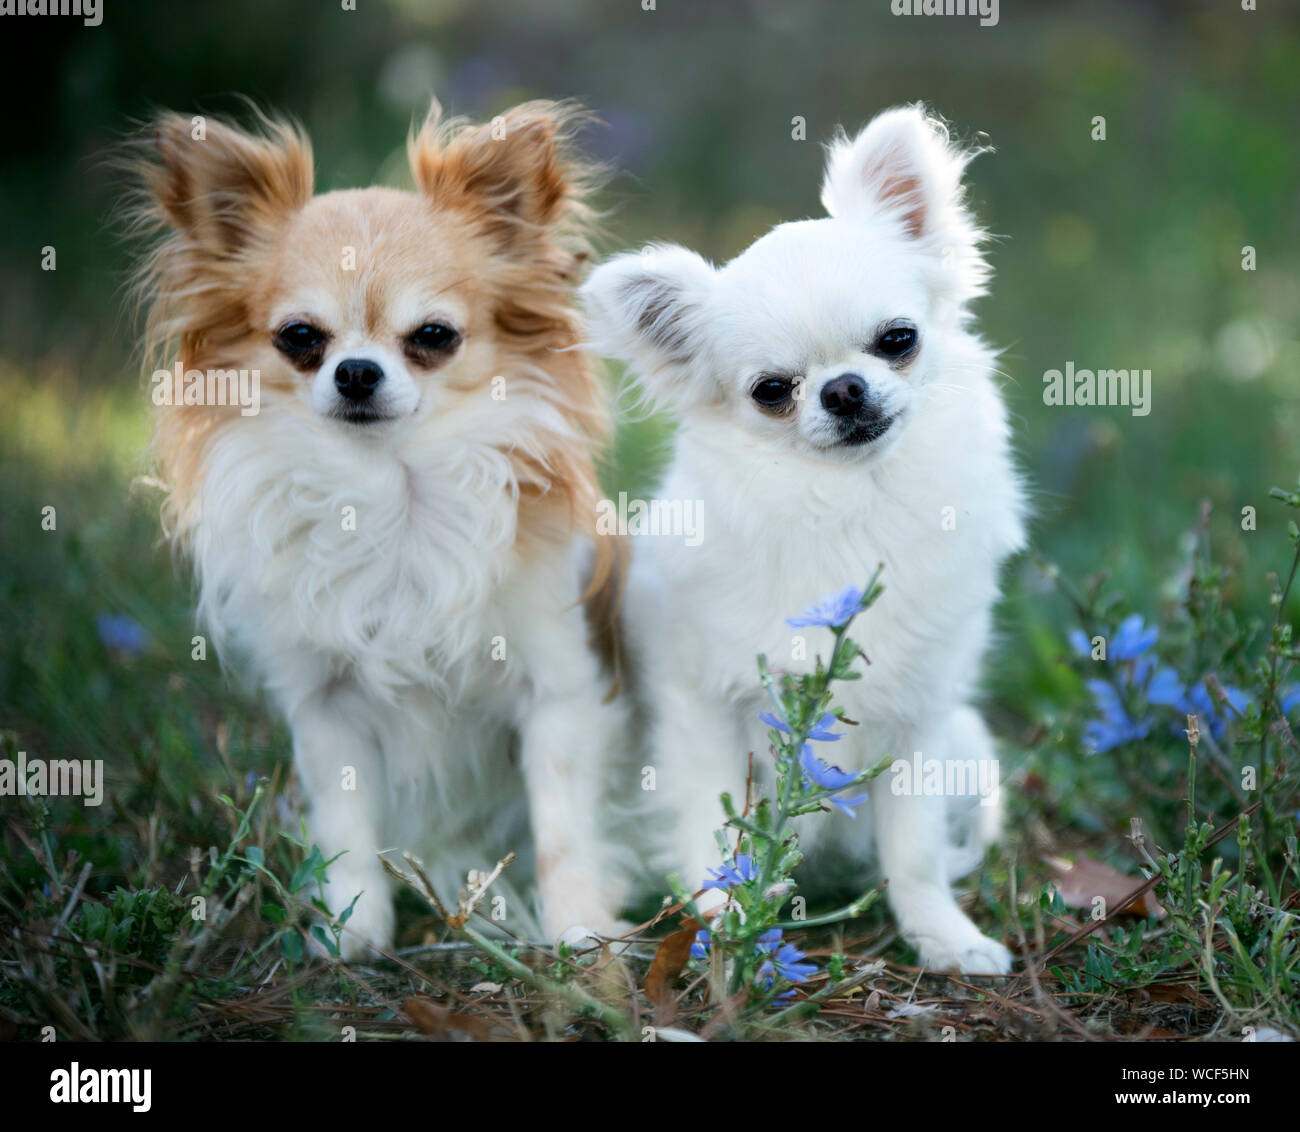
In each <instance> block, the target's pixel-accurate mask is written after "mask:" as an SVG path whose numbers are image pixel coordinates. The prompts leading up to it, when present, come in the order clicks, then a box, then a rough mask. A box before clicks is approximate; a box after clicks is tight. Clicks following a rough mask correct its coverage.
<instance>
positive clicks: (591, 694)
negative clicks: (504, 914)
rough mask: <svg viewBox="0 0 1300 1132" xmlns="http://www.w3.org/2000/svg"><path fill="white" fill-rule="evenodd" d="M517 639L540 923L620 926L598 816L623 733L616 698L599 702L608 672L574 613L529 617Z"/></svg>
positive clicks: (571, 930) (551, 927)
mask: <svg viewBox="0 0 1300 1132" xmlns="http://www.w3.org/2000/svg"><path fill="white" fill-rule="evenodd" d="M523 646H524V648H525V650H526V651H527V653H528V656H529V659H528V661H527V663H526V664H525V670H526V671H527V672H528V674H529V684H530V687H531V694H530V695H528V696H527V697H526V698H525V700H524V702H523V704H522V710H521V711H520V712H519V715H518V728H519V734H520V751H521V762H522V765H523V774H524V781H525V784H526V787H527V790H528V810H529V815H530V818H531V821H532V827H533V839H534V841H535V843H536V846H537V887H538V891H539V894H540V896H541V903H542V926H543V928H544V929H545V931H546V932H547V933H548V934H549V935H551V937H552V938H555V939H558V938H565V939H568V940H570V941H576V940H578V939H579V938H580V937H582V936H585V935H590V934H591V933H592V932H597V933H600V934H602V935H618V934H621V932H622V931H623V930H624V929H625V927H626V925H623V924H621V923H620V921H619V919H618V900H619V897H620V896H621V879H622V878H621V877H619V876H616V875H614V863H613V862H614V856H615V855H614V854H613V852H612V851H611V850H610V848H609V846H608V845H607V842H606V837H605V833H604V830H603V820H602V819H603V816H604V803H605V793H606V790H607V787H608V785H609V784H608V783H607V782H606V778H607V774H608V768H609V765H610V762H611V755H612V753H613V752H614V750H615V749H616V746H617V745H618V744H620V743H624V742H626V741H627V736H626V728H627V722H626V719H625V716H624V710H623V704H622V702H621V701H618V700H615V701H612V702H605V700H606V693H607V691H608V688H609V680H608V679H607V678H605V677H604V676H603V675H602V674H601V671H600V666H599V663H598V662H597V659H596V657H595V656H594V654H593V653H592V652H591V650H590V649H589V648H588V646H587V642H586V639H585V629H584V626H583V624H582V616H581V611H578V610H569V611H566V613H565V614H564V615H563V616H557V617H555V618H553V619H551V618H546V619H540V618H535V619H534V623H533V624H532V625H531V626H529V628H528V630H527V631H526V636H523Z"/></svg>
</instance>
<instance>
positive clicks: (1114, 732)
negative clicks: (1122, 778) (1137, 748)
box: [1083, 680, 1151, 755]
mask: <svg viewBox="0 0 1300 1132" xmlns="http://www.w3.org/2000/svg"><path fill="white" fill-rule="evenodd" d="M1088 691H1089V692H1091V693H1092V702H1093V704H1094V705H1096V708H1097V710H1098V711H1099V712H1100V713H1101V718H1100V719H1094V720H1091V721H1090V722H1089V723H1088V725H1087V726H1086V727H1085V728H1084V729H1083V738H1084V742H1085V743H1086V744H1087V745H1088V750H1089V751H1090V752H1091V753H1092V754H1094V755H1099V754H1101V753H1102V752H1103V751H1110V750H1113V749H1114V748H1115V747H1122V746H1123V745H1124V744H1125V743H1132V742H1134V741H1135V740H1137V739H1145V738H1146V737H1147V733H1148V732H1149V731H1150V730H1151V720H1150V719H1138V720H1135V719H1132V718H1130V717H1129V714H1128V711H1127V709H1126V708H1125V707H1124V701H1123V700H1122V699H1121V698H1120V694H1119V692H1118V691H1116V689H1115V687H1114V685H1112V684H1110V683H1109V682H1108V681H1106V680H1089V681H1088Z"/></svg>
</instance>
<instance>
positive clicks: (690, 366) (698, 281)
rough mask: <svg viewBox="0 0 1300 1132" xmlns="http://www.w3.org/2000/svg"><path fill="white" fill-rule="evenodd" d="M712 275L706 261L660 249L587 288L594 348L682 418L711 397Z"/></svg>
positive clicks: (610, 267) (613, 262)
mask: <svg viewBox="0 0 1300 1132" xmlns="http://www.w3.org/2000/svg"><path fill="white" fill-rule="evenodd" d="M713 282H714V269H713V268H712V267H711V266H710V265H709V264H708V263H707V262H706V261H705V260H704V259H702V258H701V257H700V256H698V255H696V254H695V253H694V252H692V251H688V250H687V249H686V248H683V247H678V246H676V245H672V244H657V245H652V246H651V247H648V248H646V249H645V250H644V251H642V252H639V253H636V252H629V253H627V254H625V255H620V256H615V257H614V258H613V259H610V260H607V261H606V262H605V263H602V264H601V265H600V266H599V267H597V268H596V270H595V271H593V272H592V273H591V276H590V277H589V278H588V280H587V282H586V283H585V284H583V287H582V298H583V301H584V303H585V305H586V310H587V324H588V332H589V337H590V339H591V344H592V345H593V346H594V347H595V348H596V349H597V350H598V351H599V352H600V353H602V354H604V355H605V356H606V357H610V358H617V359H618V360H620V361H623V362H626V363H628V365H629V366H630V367H631V368H632V370H633V371H634V372H635V373H636V375H637V377H638V378H639V379H640V382H641V385H642V387H643V388H644V389H645V391H646V392H647V393H648V394H649V395H650V397H651V398H652V399H653V400H655V401H656V402H658V403H659V404H661V405H662V406H663V407H665V408H669V409H672V410H675V411H678V412H680V411H682V410H684V409H685V408H686V407H687V406H688V405H690V404H692V403H694V402H695V401H697V400H699V399H700V398H701V397H702V396H704V395H706V393H707V390H706V389H705V388H703V383H706V375H707V371H708V367H707V365H701V364H699V363H701V362H702V360H703V358H702V354H703V351H704V349H705V343H706V342H707V336H706V333H705V320H706V304H707V300H708V295H709V291H710V289H711V288H712V286H713Z"/></svg>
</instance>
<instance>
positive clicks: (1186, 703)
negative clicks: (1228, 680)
mask: <svg viewBox="0 0 1300 1132" xmlns="http://www.w3.org/2000/svg"><path fill="white" fill-rule="evenodd" d="M1222 688H1223V698H1224V699H1226V700H1227V702H1228V707H1229V708H1230V709H1231V713H1232V714H1233V715H1236V716H1241V715H1244V714H1245V712H1246V709H1247V708H1248V707H1250V696H1248V695H1247V694H1246V693H1245V692H1243V691H1242V690H1241V689H1240V688H1234V687H1233V686H1232V685H1231V684H1224V685H1222ZM1177 707H1178V709H1179V711H1181V712H1182V713H1183V714H1184V715H1198V716H1200V717H1201V719H1202V720H1204V721H1205V723H1206V724H1207V725H1208V726H1209V728H1210V734H1211V735H1213V736H1214V738H1215V739H1219V738H1222V736H1223V733H1224V731H1226V730H1227V727H1228V719H1227V714H1226V713H1223V712H1221V711H1220V707H1219V703H1218V701H1217V700H1215V698H1214V697H1213V696H1211V695H1210V690H1209V689H1208V688H1207V687H1206V686H1205V684H1204V682H1202V681H1197V682H1196V683H1195V684H1192V685H1191V686H1189V687H1188V689H1187V692H1186V694H1185V695H1184V696H1183V698H1182V699H1181V700H1180V701H1179V702H1178V704H1177ZM1179 730H1181V728H1180V729H1179Z"/></svg>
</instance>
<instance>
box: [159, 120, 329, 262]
mask: <svg viewBox="0 0 1300 1132" xmlns="http://www.w3.org/2000/svg"><path fill="white" fill-rule="evenodd" d="M261 126H262V132H261V133H258V134H253V133H246V132H245V131H243V130H239V129H236V128H235V127H233V126H228V125H226V124H224V123H223V122H219V121H217V120H215V119H209V118H202V117H195V118H187V117H185V116H183V115H180V114H163V115H161V116H160V117H159V118H158V119H157V120H156V121H155V123H154V127H153V137H152V141H153V155H152V156H153V158H154V159H153V160H148V159H146V162H145V163H144V179H145V187H146V191H147V192H148V194H149V195H150V196H151V197H152V199H153V203H154V206H155V207H156V208H157V209H158V210H159V211H160V212H161V219H162V220H163V221H165V223H166V224H167V225H168V226H170V227H171V228H174V229H175V230H176V231H177V232H180V233H182V234H183V235H184V236H185V237H186V238H187V240H188V242H189V243H190V246H191V248H192V249H193V250H194V251H196V252H200V253H206V254H208V255H210V256H213V257H216V258H226V257H238V256H239V255H240V253H242V252H244V251H246V250H247V249H248V248H249V247H250V246H251V245H254V244H256V243H257V242H259V241H260V240H262V239H264V238H265V237H266V236H267V234H268V233H269V232H270V231H272V230H274V229H275V228H277V227H278V226H279V225H280V224H281V223H283V221H284V220H285V219H287V218H288V217H289V216H290V215H291V214H292V213H293V212H295V211H297V210H298V209H300V208H301V207H302V206H303V205H305V204H306V203H307V202H308V201H309V200H310V199H311V194H312V157H311V143H310V142H309V141H308V140H307V138H306V137H305V136H304V135H303V134H302V133H301V132H300V131H299V130H297V129H296V128H295V127H293V126H291V125H289V124H287V123H284V122H279V121H274V120H272V119H269V118H266V117H264V116H263V117H262V118H261ZM146 144H147V139H146Z"/></svg>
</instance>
